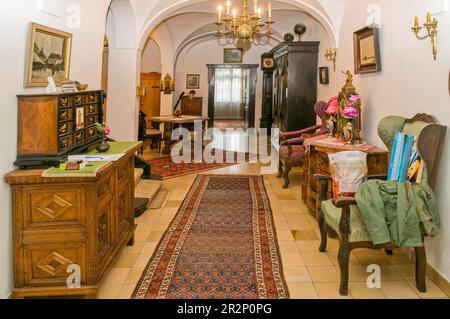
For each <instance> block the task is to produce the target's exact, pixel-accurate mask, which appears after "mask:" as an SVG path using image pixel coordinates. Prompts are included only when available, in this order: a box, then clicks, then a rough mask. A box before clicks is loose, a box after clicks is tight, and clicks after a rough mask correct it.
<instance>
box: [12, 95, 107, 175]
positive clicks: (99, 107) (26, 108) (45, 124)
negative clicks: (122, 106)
mask: <svg viewBox="0 0 450 319" xmlns="http://www.w3.org/2000/svg"><path fill="white" fill-rule="evenodd" d="M96 123H103V92H102V91H89V92H77V93H68V94H53V95H48V94H41V95H19V96H18V128H19V131H18V145H17V160H16V162H15V165H16V166H19V167H36V166H56V165H58V164H59V162H60V161H61V160H62V159H64V158H65V157H66V156H67V155H70V154H73V153H75V152H79V151H80V150H83V149H85V148H87V147H90V146H92V145H95V144H96V143H98V142H99V141H100V135H99V133H98V130H97V126H96Z"/></svg>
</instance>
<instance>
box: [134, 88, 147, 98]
mask: <svg viewBox="0 0 450 319" xmlns="http://www.w3.org/2000/svg"><path fill="white" fill-rule="evenodd" d="M146 95H147V87H146V86H137V87H136V96H146Z"/></svg>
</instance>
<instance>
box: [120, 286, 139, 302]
mask: <svg viewBox="0 0 450 319" xmlns="http://www.w3.org/2000/svg"><path fill="white" fill-rule="evenodd" d="M134 288H135V286H132V285H125V286H122V287H121V288H120V291H119V293H118V294H117V297H116V298H117V299H130V298H131V296H132V294H133V292H134Z"/></svg>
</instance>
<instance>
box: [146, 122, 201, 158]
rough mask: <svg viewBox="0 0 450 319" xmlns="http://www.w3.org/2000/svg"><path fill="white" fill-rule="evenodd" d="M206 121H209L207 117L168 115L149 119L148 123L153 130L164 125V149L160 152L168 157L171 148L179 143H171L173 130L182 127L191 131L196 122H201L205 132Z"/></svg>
mask: <svg viewBox="0 0 450 319" xmlns="http://www.w3.org/2000/svg"><path fill="white" fill-rule="evenodd" d="M208 120H209V118H208V117H204V116H193V115H182V116H180V117H176V116H170V115H169V116H159V117H152V118H150V122H151V123H152V126H153V127H155V128H159V125H160V124H164V130H163V132H164V133H163V141H164V149H163V151H162V153H163V154H164V155H170V152H171V149H172V146H173V145H174V144H176V143H178V142H179V141H172V133H173V131H174V130H175V129H177V128H182V127H187V128H188V129H192V127H193V125H194V123H195V122H196V121H201V122H202V129H203V130H205V129H206V125H207V122H208Z"/></svg>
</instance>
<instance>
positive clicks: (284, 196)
mask: <svg viewBox="0 0 450 319" xmlns="http://www.w3.org/2000/svg"><path fill="white" fill-rule="evenodd" d="M277 197H278V199H279V200H283V201H285V200H292V201H294V200H295V197H294V195H292V194H282V195H277Z"/></svg>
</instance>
